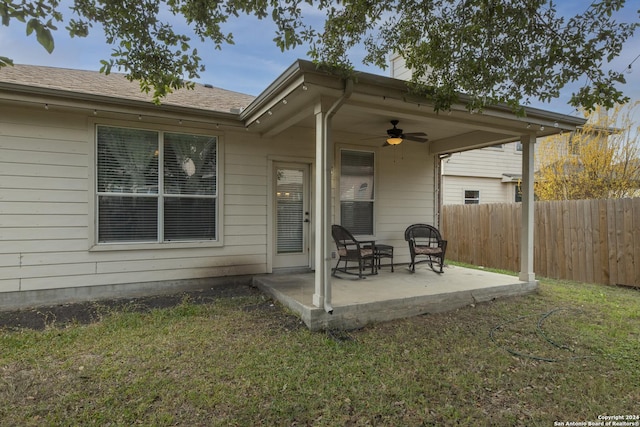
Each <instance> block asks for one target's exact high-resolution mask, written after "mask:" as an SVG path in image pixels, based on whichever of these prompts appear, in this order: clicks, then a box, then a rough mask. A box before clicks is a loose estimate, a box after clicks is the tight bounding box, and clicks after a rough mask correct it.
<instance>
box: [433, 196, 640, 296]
mask: <svg viewBox="0 0 640 427" xmlns="http://www.w3.org/2000/svg"><path fill="white" fill-rule="evenodd" d="M521 212H522V211H521V205H520V204H519V203H513V204H494V205H488V204H483V205H447V206H444V207H443V234H444V235H445V236H446V238H447V240H449V249H448V250H447V255H448V256H447V258H449V259H452V260H456V261H461V262H467V263H470V264H476V265H483V266H485V267H493V268H502V269H507V270H512V271H519V269H520V265H519V263H520V260H519V258H520V230H521V223H520V218H521ZM534 226H535V230H534V266H535V271H536V273H537V274H538V275H539V276H545V277H553V278H558V279H569V280H579V281H584V282H593V283H603V284H625V285H632V286H640V198H635V199H618V200H613V199H611V200H583V201H563V202H536V204H535V217H534Z"/></svg>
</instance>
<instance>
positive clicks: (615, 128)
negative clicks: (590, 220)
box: [534, 101, 640, 200]
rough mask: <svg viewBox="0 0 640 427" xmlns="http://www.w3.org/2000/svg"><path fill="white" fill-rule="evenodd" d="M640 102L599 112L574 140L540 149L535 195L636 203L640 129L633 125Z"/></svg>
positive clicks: (545, 143)
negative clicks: (631, 201) (634, 198)
mask: <svg viewBox="0 0 640 427" xmlns="http://www.w3.org/2000/svg"><path fill="white" fill-rule="evenodd" d="M638 107H640V101H638V102H635V103H634V104H627V105H626V106H625V107H622V106H620V105H616V106H615V107H614V108H612V109H611V110H605V108H603V107H598V108H597V109H596V110H595V111H594V112H593V113H589V114H587V118H588V121H587V124H586V125H585V126H584V127H583V128H581V129H579V130H577V131H576V132H574V133H571V134H563V135H557V136H553V137H548V138H545V139H543V140H542V141H541V142H540V143H539V144H538V147H537V158H538V160H537V161H538V166H539V167H538V172H537V173H536V181H535V184H534V186H535V193H536V197H538V198H539V199H540V200H580V199H609V198H622V197H633V196H634V195H635V194H636V192H637V191H638V189H640V145H639V144H640V126H638V124H637V123H634V122H633V120H632V117H633V113H634V109H637V108H638Z"/></svg>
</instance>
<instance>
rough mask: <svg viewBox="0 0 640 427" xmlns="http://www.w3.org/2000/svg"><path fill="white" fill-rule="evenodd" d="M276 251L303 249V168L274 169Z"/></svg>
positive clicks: (285, 252)
mask: <svg viewBox="0 0 640 427" xmlns="http://www.w3.org/2000/svg"><path fill="white" fill-rule="evenodd" d="M276 175H277V176H276V211H277V214H276V227H277V233H276V251H277V253H278V254H290V253H300V252H303V251H304V228H303V224H304V222H303V221H304V210H305V205H304V202H305V201H304V193H305V192H304V184H305V176H304V170H302V169H294V168H278V169H277V171H276Z"/></svg>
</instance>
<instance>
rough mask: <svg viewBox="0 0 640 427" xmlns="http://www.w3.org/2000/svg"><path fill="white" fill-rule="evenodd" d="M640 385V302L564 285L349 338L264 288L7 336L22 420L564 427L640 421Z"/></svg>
mask: <svg viewBox="0 0 640 427" xmlns="http://www.w3.org/2000/svg"><path fill="white" fill-rule="evenodd" d="M292 325H293V327H292ZM638 384H640V293H639V292H638V291H635V290H632V289H623V288H614V287H606V286H601V285H589V284H580V283H571V282H560V281H551V280H542V282H541V285H540V290H539V292H538V293H536V294H533V295H528V296H524V297H518V298H510V299H503V300H498V301H494V302H492V303H485V304H478V305H476V306H474V307H466V308H463V309H460V310H457V311H455V312H450V313H443V314H435V315H424V316H418V317H414V318H410V319H405V320H399V321H393V322H387V323H380V324H376V325H372V326H369V327H366V328H364V329H361V330H357V331H350V332H348V333H346V332H342V333H337V334H328V333H319V332H315V333H314V332H310V331H308V330H307V329H306V328H304V327H302V326H300V323H299V322H296V321H295V319H292V315H291V314H290V313H287V312H286V311H285V310H283V309H281V308H280V307H279V306H275V307H274V306H273V305H272V304H271V303H270V301H269V300H267V299H266V298H265V297H263V296H260V295H257V296H241V297H223V298H220V299H217V300H214V301H213V302H212V303H210V304H199V305H198V304H191V303H189V302H188V301H185V302H183V303H182V304H181V305H179V306H177V307H174V308H168V309H161V310H160V309H158V310H153V311H151V312H147V313H137V312H132V311H128V310H118V311H117V312H113V313H108V314H106V315H105V316H104V317H103V319H102V320H100V321H99V322H96V323H92V324H89V325H79V324H72V325H69V326H66V327H64V328H57V327H49V328H47V329H45V330H44V331H32V330H4V331H1V330H0V425H7V426H28V425H37V426H41V425H73V426H76V425H83V426H84V425H110V426H117V425H127V426H129V425H145V426H170V425H181V426H211V425H223V426H226V425H238V426H254V425H265V426H275V425H282V426H291V425H295V426H302V425H318V426H343V425H354V426H359V425H380V426H418V425H437V426H442V425H445V426H446V425H499V426H511V425H526V426H537V425H539V426H552V425H554V422H577V421H591V422H596V421H598V417H599V416H602V415H640V404H639V402H640V387H639V386H638Z"/></svg>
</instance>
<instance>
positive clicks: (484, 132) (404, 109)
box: [240, 60, 584, 154]
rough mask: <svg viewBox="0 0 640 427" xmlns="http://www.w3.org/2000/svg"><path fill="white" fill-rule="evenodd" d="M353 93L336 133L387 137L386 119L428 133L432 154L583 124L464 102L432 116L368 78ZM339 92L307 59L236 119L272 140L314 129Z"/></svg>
mask: <svg viewBox="0 0 640 427" xmlns="http://www.w3.org/2000/svg"><path fill="white" fill-rule="evenodd" d="M352 82H353V84H352V88H351V93H350V95H349V97H348V98H347V99H345V101H344V103H343V104H342V105H341V107H340V109H339V112H337V113H336V114H335V115H334V116H333V118H332V130H333V131H334V132H348V133H353V134H354V135H358V138H360V139H361V138H363V137H376V136H378V137H380V138H381V140H382V139H383V137H384V135H386V129H388V128H389V127H390V125H389V121H390V120H391V119H398V120H400V127H402V128H403V129H404V130H405V131H406V132H426V133H427V134H428V138H429V149H430V152H431V153H432V154H443V153H453V152H459V151H466V150H472V149H475V148H481V147H487V146H491V145H495V144H501V143H506V142H513V141H517V140H519V139H520V138H521V136H522V135H523V134H531V135H534V136H535V137H536V138H538V137H545V136H549V135H553V134H557V133H560V132H563V131H564V132H568V131H572V130H574V129H575V128H576V126H580V125H582V124H584V119H581V118H576V117H573V116H568V115H564V114H557V113H553V112H549V111H544V110H540V109H535V108H526V109H525V116H523V117H518V116H516V115H515V114H514V113H513V111H512V110H511V108H510V107H508V106H506V105H498V106H493V107H488V108H486V109H484V110H483V111H482V112H475V113H471V112H469V111H468V110H467V109H466V107H465V101H466V100H467V99H468V97H467V96H465V95H464V94H461V95H460V103H459V104H456V105H453V106H452V109H451V111H441V112H435V111H433V107H432V105H431V104H430V102H429V100H428V99H426V98H424V97H419V96H417V95H412V94H411V93H410V91H409V89H408V86H407V82H405V81H403V80H398V79H394V78H390V77H384V76H379V75H375V74H369V73H356V74H355V75H354V76H353V77H352ZM344 91H345V79H344V78H342V77H340V76H336V75H333V74H330V73H328V72H325V71H322V70H320V69H318V68H317V67H316V65H315V64H313V63H312V62H309V61H304V60H298V61H296V62H295V63H294V64H292V65H291V66H290V67H289V68H288V69H287V70H286V71H285V72H284V73H283V74H282V75H281V76H280V77H279V78H278V79H276V81H274V82H273V83H272V84H271V85H270V86H269V87H268V88H267V89H266V90H265V91H263V92H262V94H260V95H259V96H258V97H257V98H256V99H255V100H254V101H253V102H252V103H251V104H249V105H248V106H247V107H246V108H245V109H244V110H243V111H242V113H241V114H240V117H241V119H242V120H243V122H244V123H245V125H246V126H247V128H248V130H249V131H250V132H258V133H260V134H262V135H264V136H276V135H278V134H279V133H281V132H282V131H284V130H286V129H287V128H289V127H291V126H303V127H310V128H313V127H314V126H315V118H314V114H315V113H314V112H315V111H316V107H317V103H318V101H319V100H325V102H330V100H331V99H338V98H340V97H341V96H342V95H343V94H344Z"/></svg>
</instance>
